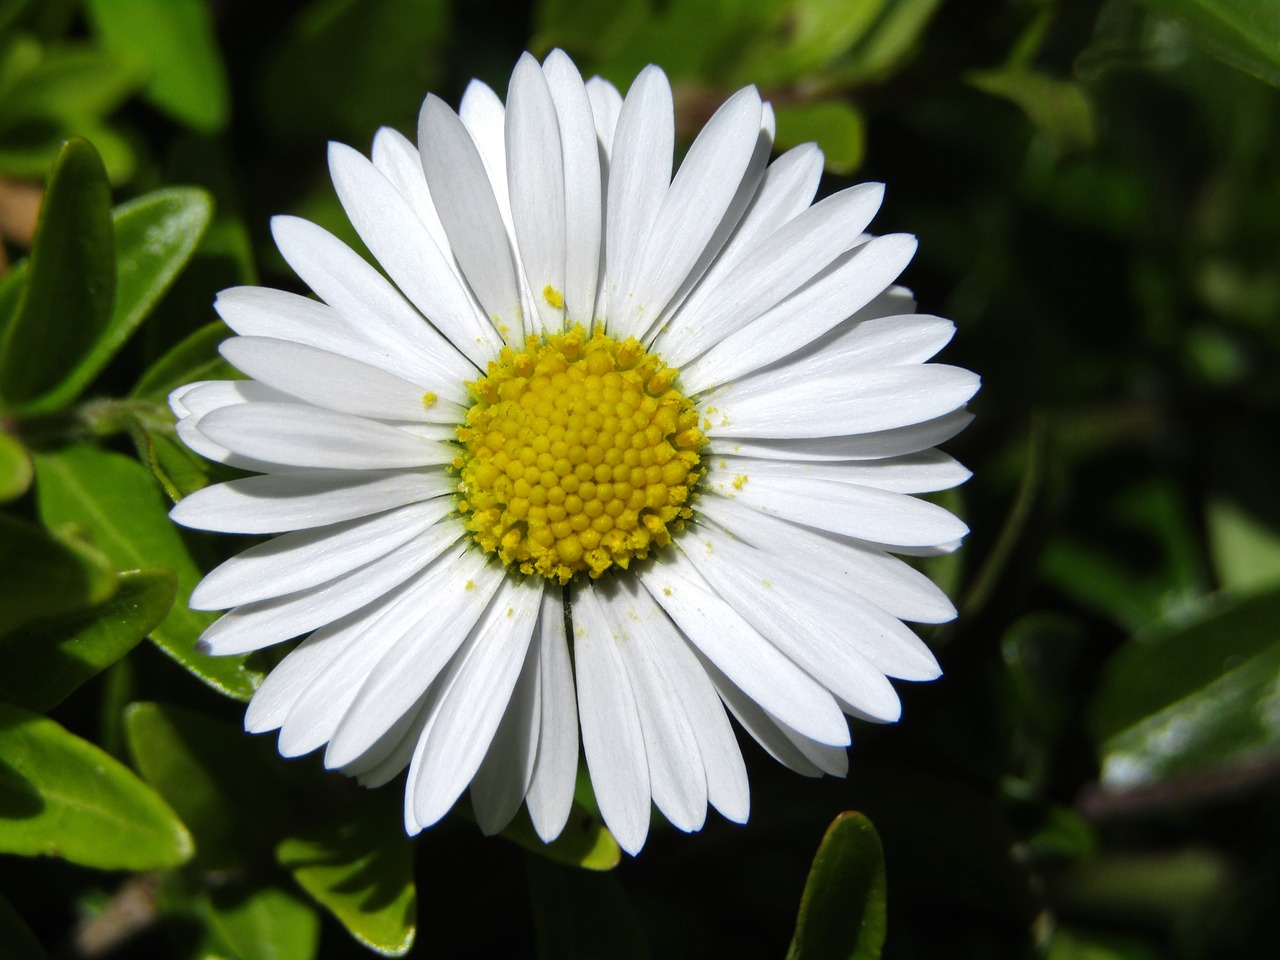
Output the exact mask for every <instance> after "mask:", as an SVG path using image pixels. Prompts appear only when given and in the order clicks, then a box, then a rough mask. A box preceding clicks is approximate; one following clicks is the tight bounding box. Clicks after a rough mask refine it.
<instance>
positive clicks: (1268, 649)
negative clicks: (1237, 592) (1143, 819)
mask: <svg viewBox="0 0 1280 960" xmlns="http://www.w3.org/2000/svg"><path fill="white" fill-rule="evenodd" d="M1277 684H1280V591H1275V590H1273V591H1271V592H1268V593H1264V594H1260V595H1258V596H1255V597H1250V598H1248V599H1245V600H1239V601H1228V602H1224V603H1223V604H1221V605H1220V606H1219V607H1218V608H1217V609H1215V610H1214V611H1213V612H1211V613H1210V614H1209V615H1208V616H1206V617H1204V618H1202V619H1200V620H1197V621H1195V622H1193V623H1190V624H1186V625H1180V626H1174V627H1164V628H1159V629H1156V630H1153V631H1151V632H1149V633H1148V634H1144V635H1142V636H1140V637H1138V638H1135V639H1134V640H1132V641H1130V642H1129V643H1128V644H1126V645H1125V646H1124V647H1123V648H1122V649H1121V650H1120V651H1119V652H1118V653H1117V654H1116V655H1115V656H1114V657H1113V658H1112V659H1111V661H1110V662H1109V663H1108V664H1107V665H1106V668H1105V671H1104V673H1103V678H1102V684H1101V686H1100V689H1099V692H1098V696H1097V698H1096V700H1095V702H1094V704H1093V711H1092V714H1093V721H1094V729H1095V731H1096V734H1097V736H1098V738H1099V740H1100V741H1101V747H1100V755H1101V759H1102V763H1103V768H1102V782H1103V786H1104V787H1107V788H1109V789H1113V790H1115V789H1132V788H1135V787H1140V786H1145V785H1148V784H1151V783H1154V782H1158V781H1159V780H1161V779H1163V778H1165V777H1169V776H1173V775H1177V774H1186V773H1192V772H1196V771H1205V770H1211V769H1214V768H1217V767H1220V766H1223V765H1228V764H1240V763H1245V762H1249V761H1251V760H1256V759H1259V758H1263V757H1274V756H1277V755H1280V724H1277V723H1276V720H1275V717H1274V712H1275V708H1274V706H1272V704H1273V702H1274V696H1275V694H1274V691H1275V690H1276V688H1277Z"/></svg>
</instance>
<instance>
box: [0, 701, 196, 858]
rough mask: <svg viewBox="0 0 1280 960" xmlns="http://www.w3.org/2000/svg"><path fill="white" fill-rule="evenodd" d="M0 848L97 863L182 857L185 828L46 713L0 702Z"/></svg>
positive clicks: (186, 848) (186, 849)
mask: <svg viewBox="0 0 1280 960" xmlns="http://www.w3.org/2000/svg"><path fill="white" fill-rule="evenodd" d="M0 802H2V803H3V809H4V811H5V816H4V817H3V818H0V852H4V853H16V854H20V855H23V856H51V857H61V858H62V859H64V860H69V861H71V862H72V863H78V864H80V865H82V866H86V867H97V868H99V869H103V870H155V869H159V868H163V867H174V866H177V865H179V864H181V863H185V862H186V860H187V859H188V858H189V857H190V856H191V853H192V843H191V835H190V834H189V833H187V830H186V828H185V827H184V826H183V825H182V822H181V821H180V820H179V819H178V818H177V816H175V815H174V813H173V811H172V810H171V809H169V807H168V806H167V805H166V804H165V802H164V801H163V800H161V799H160V797H159V796H158V795H157V794H156V793H155V791H153V790H152V789H151V788H150V787H148V786H147V785H146V784H144V783H143V782H142V781H141V780H139V779H138V778H137V777H136V776H134V775H133V773H132V772H131V771H130V770H129V769H128V768H126V767H124V766H123V765H122V764H120V763H119V762H117V761H116V760H115V759H113V758H112V757H111V756H109V755H108V754H106V753H104V752H103V751H101V750H99V749H98V748H97V747H95V746H94V745H93V744H91V743H88V742H87V741H84V740H81V739H80V738H79V737H77V736H74V735H73V734H71V733H68V732H67V731H66V730H64V729H63V728H62V727H60V726H59V725H58V724H56V723H54V722H53V721H52V720H48V719H46V718H44V717H42V716H40V715H39V714H35V713H30V712H28V711H26V710H23V709H21V708H19V707H13V706H9V705H8V704H3V703H0Z"/></svg>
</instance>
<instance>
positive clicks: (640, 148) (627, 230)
mask: <svg viewBox="0 0 1280 960" xmlns="http://www.w3.org/2000/svg"><path fill="white" fill-rule="evenodd" d="M674 141H675V115H674V107H673V105H672V101H671V85H670V84H669V83H668V82H667V76H666V74H664V73H663V72H662V71H661V70H660V69H658V68H657V67H655V66H652V65H650V66H648V67H645V68H644V69H643V70H641V71H640V75H639V76H637V77H636V79H635V82H634V83H632V84H631V89H630V90H628V91H627V98H626V100H625V101H623V104H622V113H621V114H620V115H619V116H618V127H617V131H616V132H615V133H614V138H613V153H612V155H611V158H610V161H609V186H608V191H609V193H608V205H607V210H606V214H605V291H604V292H605V295H606V298H607V299H606V302H607V304H608V309H607V313H606V317H605V319H606V326H607V328H608V330H609V332H610V334H611V335H612V336H614V337H618V338H625V337H626V336H629V335H631V334H635V333H638V332H639V331H638V330H637V329H636V324H635V317H636V314H635V311H634V306H635V304H634V300H633V297H634V292H635V291H634V289H633V288H632V286H631V285H632V284H633V282H634V276H635V271H636V269H637V267H638V261H639V259H640V255H641V252H642V251H643V250H644V245H645V242H646V241H647V240H648V237H649V230H650V228H651V227H652V226H653V222H654V219H655V218H656V217H657V215H658V211H659V210H660V209H661V208H662V202H663V199H664V198H665V197H666V195H667V188H668V186H669V185H670V183H671V159H672V151H673V149H674Z"/></svg>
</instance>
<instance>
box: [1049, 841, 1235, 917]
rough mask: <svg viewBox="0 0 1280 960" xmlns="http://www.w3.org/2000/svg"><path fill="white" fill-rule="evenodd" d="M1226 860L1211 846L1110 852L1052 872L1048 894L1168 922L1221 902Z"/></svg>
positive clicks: (1104, 912)
mask: <svg viewBox="0 0 1280 960" xmlns="http://www.w3.org/2000/svg"><path fill="white" fill-rule="evenodd" d="M1233 885H1234V877H1233V875H1232V869H1231V865H1230V863H1228V862H1227V861H1226V859H1225V858H1224V857H1223V856H1222V855H1221V854H1220V853H1217V852H1215V851H1213V850H1206V849H1195V848H1188V849H1183V850H1175V851H1170V852H1167V853H1166V852H1160V853H1139V854H1111V855H1107V856H1101V857H1098V858H1095V859H1092V860H1088V861H1085V862H1083V863H1078V864H1074V865H1073V866H1071V867H1069V868H1068V869H1067V870H1065V871H1063V872H1062V873H1061V874H1058V875H1056V877H1055V879H1054V883H1053V895H1054V900H1055V902H1057V903H1061V904H1062V905H1063V908H1064V911H1065V910H1072V911H1081V912H1085V913H1088V914H1091V915H1094V916H1103V917H1112V918H1117V919H1120V918H1123V919H1127V920H1140V921H1145V922H1148V923H1151V922H1154V923H1161V924H1169V925H1172V924H1174V923H1185V922H1187V920H1188V919H1190V918H1191V917H1193V916H1195V914H1196V913H1200V912H1203V911H1206V910H1208V909H1212V908H1213V907H1214V906H1215V905H1220V904H1222V903H1223V902H1225V899H1226V898H1227V897H1228V896H1229V894H1230V890H1231V888H1232V886H1233Z"/></svg>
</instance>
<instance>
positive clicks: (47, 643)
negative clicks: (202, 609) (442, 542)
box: [0, 570, 178, 712]
mask: <svg viewBox="0 0 1280 960" xmlns="http://www.w3.org/2000/svg"><path fill="white" fill-rule="evenodd" d="M177 589H178V582H177V580H176V579H175V577H174V575H173V573H172V571H169V570H130V571H128V572H126V573H122V574H120V580H119V590H118V592H117V593H116V595H115V596H114V597H112V598H111V599H110V600H108V601H107V602H106V603H103V604H101V605H100V606H98V607H95V608H94V609H93V610H91V611H89V612H87V613H84V614H80V615H79V616H75V617H72V618H69V619H66V618H63V619H58V620H56V621H53V622H46V623H41V624H39V625H37V626H29V627H26V628H24V629H22V630H17V631H14V632H13V633H10V634H9V635H7V636H5V637H3V638H0V660H2V661H3V663H4V671H3V673H0V698H3V699H5V700H8V701H10V702H11V703H16V704H18V705H19V706H23V707H26V708H28V709H30V710H38V711H41V712H44V711H46V710H49V709H50V708H52V707H54V706H57V705H58V704H59V703H61V702H62V701H63V700H64V699H65V698H66V697H67V696H69V695H70V694H71V693H72V691H74V690H75V689H76V688H77V687H79V686H80V685H81V684H82V683H84V682H85V681H86V680H88V679H90V678H91V677H94V676H97V675H98V674H99V673H100V672H101V671H103V670H105V669H106V668H107V667H109V666H111V664H113V663H115V662H116V661H117V660H119V659H120V658H121V657H123V656H124V655H125V654H126V653H128V652H129V651H130V650H132V649H133V648H134V647H135V646H137V645H138V643H139V642H141V640H142V638H143V637H145V636H146V635H147V633H148V631H150V630H151V628H152V627H154V626H155V625H156V624H158V623H159V622H160V621H161V620H163V619H164V618H165V615H166V614H168V612H169V608H170V607H171V606H173V597H174V594H175V593H176V592H177Z"/></svg>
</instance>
